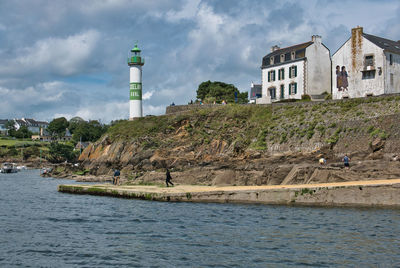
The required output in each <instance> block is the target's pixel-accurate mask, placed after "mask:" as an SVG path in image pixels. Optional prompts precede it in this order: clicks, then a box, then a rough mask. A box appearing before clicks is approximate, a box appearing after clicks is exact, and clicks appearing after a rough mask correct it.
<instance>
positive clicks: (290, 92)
mask: <svg viewBox="0 0 400 268" xmlns="http://www.w3.org/2000/svg"><path fill="white" fill-rule="evenodd" d="M289 95H292V84H289Z"/></svg>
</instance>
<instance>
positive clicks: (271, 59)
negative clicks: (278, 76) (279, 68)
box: [269, 57, 274, 65]
mask: <svg viewBox="0 0 400 268" xmlns="http://www.w3.org/2000/svg"><path fill="white" fill-rule="evenodd" d="M269 64H271V65H272V64H274V57H271V58H269Z"/></svg>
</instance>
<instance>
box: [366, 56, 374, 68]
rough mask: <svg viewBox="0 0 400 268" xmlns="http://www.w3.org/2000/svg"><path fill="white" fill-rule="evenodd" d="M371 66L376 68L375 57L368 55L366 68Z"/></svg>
mask: <svg viewBox="0 0 400 268" xmlns="http://www.w3.org/2000/svg"><path fill="white" fill-rule="evenodd" d="M369 66H371V67H373V66H374V55H366V56H365V58H364V67H366V69H368V67H369Z"/></svg>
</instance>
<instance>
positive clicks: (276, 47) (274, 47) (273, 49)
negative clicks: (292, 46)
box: [271, 45, 281, 52]
mask: <svg viewBox="0 0 400 268" xmlns="http://www.w3.org/2000/svg"><path fill="white" fill-rule="evenodd" d="M279 49H281V48H280V47H278V46H277V45H275V46H273V47H271V52H274V51H277V50H279Z"/></svg>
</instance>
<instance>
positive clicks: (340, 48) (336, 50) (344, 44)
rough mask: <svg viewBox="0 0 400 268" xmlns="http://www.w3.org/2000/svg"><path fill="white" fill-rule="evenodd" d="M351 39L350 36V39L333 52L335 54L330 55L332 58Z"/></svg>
mask: <svg viewBox="0 0 400 268" xmlns="http://www.w3.org/2000/svg"><path fill="white" fill-rule="evenodd" d="M350 39H351V35H350V37H349V38H348V39H347V40H346V41H345V42H344V43H343V44H342V45H341V46H340V47H339V48H338V49H337V50H336V51H335V53H333V54H332V57H333V56H335V54H336V53H337V52H338V51H339V50H340V49H341V48H342V47H343V46H344V45H345V44H346V43H347V42H348V41H349V40H350Z"/></svg>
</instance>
